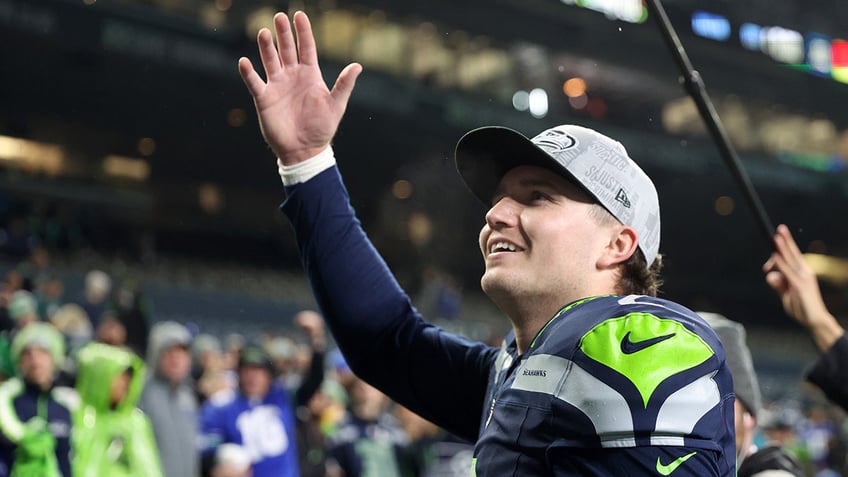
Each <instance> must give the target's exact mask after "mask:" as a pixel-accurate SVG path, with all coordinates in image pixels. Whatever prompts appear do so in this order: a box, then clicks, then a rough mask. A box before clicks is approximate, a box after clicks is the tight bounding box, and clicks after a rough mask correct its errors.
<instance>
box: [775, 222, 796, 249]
mask: <svg viewBox="0 0 848 477" xmlns="http://www.w3.org/2000/svg"><path fill="white" fill-rule="evenodd" d="M777 233H778V234H780V236H781V237H783V239H784V240H786V243H787V245H788V246H789V250H790V251H791V252H792V255H794V256H796V257H801V255H802V254H801V249H800V248H798V243H797V242H795V238H794V237H792V232H790V231H789V227H787V226H786V225H783V224H781V225H780V227H778V228H777Z"/></svg>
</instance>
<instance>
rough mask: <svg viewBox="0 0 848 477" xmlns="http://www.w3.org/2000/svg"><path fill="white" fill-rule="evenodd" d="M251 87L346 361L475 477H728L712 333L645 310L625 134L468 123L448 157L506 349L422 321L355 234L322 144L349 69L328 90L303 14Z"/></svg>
mask: <svg viewBox="0 0 848 477" xmlns="http://www.w3.org/2000/svg"><path fill="white" fill-rule="evenodd" d="M274 26H275V29H276V33H277V42H278V43H277V44H278V45H279V46H278V47H277V46H275V44H274V41H273V38H272V34H271V32H270V31H268V30H267V29H263V30H261V31H260V32H259V35H258V43H259V53H260V57H261V60H262V66H263V67H264V70H265V78H266V79H263V78H262V77H261V76H260V75H259V73H257V71H256V70H255V69H254V67H253V65H252V64H251V63H250V61H249V60H248V59H246V58H242V59H240V60H239V71H240V73H241V75H242V78H243V80H244V82H245V84H246V85H247V89H248V90H249V92H250V93H251V95H252V96H253V99H254V102H255V105H256V110H257V113H258V115H259V120H260V126H261V130H262V133H263V136H264V138H265V140H266V142H267V143H268V145H269V146H270V147H271V149H272V150H273V152H274V153H275V154H276V155H277V158H278V169H279V173H280V176H281V178H282V180H283V184H284V185H285V189H286V201H285V202H284V203H283V205H282V210H283V212H284V213H285V214H286V215H287V216H288V218H289V219H290V221H291V223H292V226H293V228H294V231H295V234H296V236H297V241H298V244H299V247H300V252H301V255H302V260H303V263H304V266H305V268H306V272H307V274H308V276H309V279H310V281H311V284H312V287H313V290H314V293H315V297H316V300H317V302H318V303H319V305H320V307H321V310H322V312H323V315H324V317H325V319H326V321H327V323H328V324H329V326H330V329H331V331H332V332H333V334H334V336H335V338H336V341H337V342H338V344H339V347H340V349H341V350H342V352H343V353H344V356H345V358H346V359H347V361H348V363H349V364H350V366H351V369H352V370H353V371H354V373H356V374H357V375H358V376H360V377H361V378H363V379H364V380H365V381H366V382H369V383H370V384H372V385H374V386H375V387H377V388H378V389H380V390H381V391H383V392H384V393H386V394H387V395H388V396H390V397H391V398H392V399H394V400H395V401H397V402H399V403H400V404H402V405H404V406H406V407H408V408H409V409H411V410H413V411H414V412H415V413H417V414H419V415H421V416H423V417H424V418H426V419H428V420H430V421H432V422H434V423H436V424H438V425H440V426H442V427H444V428H446V429H447V430H449V431H451V432H453V433H454V434H456V435H458V436H460V437H462V438H464V439H467V440H469V441H474V442H476V445H475V449H474V457H473V461H472V466H473V469H472V474H473V475H477V476H507V475H513V476H515V475H522V476H542V475H545V476H549V475H556V476H611V475H629V476H640V475H650V476H656V475H662V476H667V475H673V476H674V477H684V476H699V477H705V476H722V477H724V476H734V475H735V473H736V452H735V444H734V430H733V401H734V399H733V389H732V382H731V375H730V370H729V369H728V367H727V364H726V363H725V358H724V350H723V348H722V346H721V343H720V341H719V339H718V337H717V336H716V334H715V332H714V331H713V330H712V329H711V328H710V327H709V325H707V324H706V323H705V322H704V321H703V319H701V318H700V317H699V316H698V315H696V314H695V313H694V312H693V311H691V310H689V309H687V308H685V307H683V306H681V305H679V304H676V303H673V302H671V301H668V300H663V299H659V298H655V297H654V296H651V295H655V294H656V292H657V287H658V284H659V280H658V276H657V272H658V269H659V265H660V260H659V255H658V250H659V242H660V214H659V201H658V197H657V192H656V189H655V188H654V185H653V183H652V182H651V180H650V179H649V178H648V176H647V175H646V174H645V173H644V172H643V171H642V170H641V169H640V168H639V166H638V165H636V163H635V162H634V161H633V160H632V159H631V158H630V157H629V156H628V154H627V151H626V150H625V149H624V147H623V146H622V145H621V144H619V143H618V142H616V141H614V140H613V139H610V138H609V137H607V136H604V135H602V134H600V133H598V132H596V131H593V130H591V129H587V128H584V127H580V126H575V125H562V126H557V127H554V128H551V129H548V130H547V131H544V132H542V133H541V134H539V135H537V136H536V137H534V138H533V139H528V138H526V137H524V136H523V135H521V134H520V133H518V132H516V131H513V130H510V129H506V128H500V127H487V128H481V129H477V130H475V131H472V132H470V133H468V134H467V135H465V136H464V137H463V138H462V139H461V140H460V142H459V144H458V145H457V148H456V165H457V168H458V170H459V173H460V175H461V177H462V179H463V180H464V181H465V183H466V185H467V186H468V187H469V188H470V189H471V191H472V192H473V193H474V195H476V196H477V198H478V199H480V200H482V201H483V202H484V203H485V204H486V205H487V206H488V207H489V211H488V213H487V214H486V215H485V221H484V224H483V228H482V230H481V232H480V243H479V246H480V251H481V253H482V255H483V259H484V261H485V272H484V274H483V277H482V279H481V286H482V289H483V291H484V292H485V293H486V294H487V295H488V296H489V297H490V298H491V299H492V300H493V301H494V303H495V304H496V305H497V306H498V307H499V308H500V309H501V310H502V311H503V312H504V313H505V314H506V315H507V316H508V317H509V319H510V321H511V324H512V331H511V332H510V333H509V334H508V335H507V337H506V339H505V341H504V344H503V346H502V348H501V349H498V348H493V347H490V346H487V345H485V344H482V343H473V342H470V341H468V340H466V339H464V338H461V337H459V336H456V335H453V334H450V333H447V332H446V331H444V330H442V329H439V328H437V327H435V326H432V325H430V324H428V323H427V322H425V321H424V319H423V318H422V316H421V315H420V313H418V311H417V310H416V308H414V307H413V306H412V304H411V302H410V300H409V297H408V296H407V294H406V293H405V292H404V291H403V290H402V289H401V288H400V286H399V285H398V283H397V281H396V280H395V279H394V277H393V276H392V274H391V272H390V271H389V269H388V267H387V266H386V264H385V263H384V261H383V260H382V258H381V257H380V256H379V255H378V253H377V252H376V250H375V249H374V247H373V245H372V244H371V243H370V241H369V240H368V238H367V237H366V235H365V233H364V231H363V230H362V228H361V226H360V223H359V221H358V220H357V219H356V216H355V214H354V211H353V209H352V207H351V205H350V200H349V198H348V195H347V191H346V190H345V187H344V184H343V182H342V180H341V177H340V175H339V172H338V169H337V168H336V167H335V158H334V155H333V150H332V147H331V146H330V142H331V140H332V138H333V135H334V134H335V132H336V129H337V128H338V125H339V123H340V121H341V117H342V115H343V113H344V110H345V108H346V106H347V101H348V99H349V97H350V95H351V92H352V91H353V86H354V83H355V80H356V77H357V76H358V75H359V73H360V72H361V66H360V65H358V64H355V63H354V64H351V65H349V66H347V67H346V68H345V69H344V70H342V72H341V73H340V74H339V77H338V79H337V80H336V83H335V86H334V87H333V88H332V90H330V89H328V88H327V86H326V83H325V82H324V79H323V77H322V75H321V71H320V68H319V66H318V57H317V52H316V46H315V40H314V38H313V35H312V30H311V26H310V24H309V20H308V18H307V16H306V15H305V14H304V13H302V12H298V13H295V15H294V29H295V30H296V31H297V41H295V38H294V34H293V32H292V26H291V24H290V23H289V19H288V18H287V16H286V15H285V14H282V13H280V14H277V15H276V16H275V19H274Z"/></svg>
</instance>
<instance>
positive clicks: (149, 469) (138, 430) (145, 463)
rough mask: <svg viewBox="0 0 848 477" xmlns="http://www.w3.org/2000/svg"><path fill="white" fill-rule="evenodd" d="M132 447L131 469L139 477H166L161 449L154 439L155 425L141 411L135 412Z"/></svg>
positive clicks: (130, 451) (130, 456) (130, 450)
mask: <svg viewBox="0 0 848 477" xmlns="http://www.w3.org/2000/svg"><path fill="white" fill-rule="evenodd" d="M133 421H134V424H133V426H132V432H133V434H132V445H131V446H130V449H129V453H130V455H129V458H130V468H131V469H132V471H133V475H135V476H138V477H164V473H163V471H162V463H161V462H160V459H159V449H158V448H157V447H156V439H155V438H154V437H153V425H152V424H151V423H150V420H149V419H148V418H147V416H145V415H144V413H143V412H142V411H140V410H135V411H134V412H133Z"/></svg>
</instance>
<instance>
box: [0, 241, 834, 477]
mask: <svg viewBox="0 0 848 477" xmlns="http://www.w3.org/2000/svg"><path fill="white" fill-rule="evenodd" d="M19 248H20V250H26V253H20V250H18V249H15V250H14V252H15V253H14V254H10V253H8V252H9V249H5V252H6V253H4V255H3V256H4V259H5V260H6V263H7V264H10V265H8V266H7V267H6V269H5V270H3V271H2V273H3V275H2V276H3V281H2V284H0V327H1V328H2V329H0V374H1V375H2V379H3V382H2V384H0V476H49V477H53V476H57V477H58V476H62V477H67V476H70V475H74V476H104V475H109V476H153V477H156V476H164V477H199V476H204V477H206V476H212V477H235V476H240V477H241V476H256V477H263V476H296V475H301V476H304V477H311V476H323V477H343V476H346V477H353V476H380V477H386V476H388V477H391V476H398V477H401V476H402V477H406V476H446V477H450V476H453V475H456V476H459V475H462V476H465V475H467V474H468V471H469V469H470V466H471V454H472V448H471V444H469V443H467V442H463V441H461V440H459V439H457V438H455V437H453V436H451V435H449V434H447V433H446V432H445V431H444V430H442V429H440V428H438V427H436V426H434V425H433V424H431V423H429V422H427V421H426V420H424V419H422V418H420V417H418V416H416V415H415V414H413V413H412V412H410V411H408V410H407V409H405V408H403V407H401V406H399V405H397V404H396V403H393V402H391V401H390V400H389V399H388V398H387V397H386V396H385V395H383V394H382V393H381V392H379V391H378V390H376V389H375V388H373V387H372V386H370V385H368V384H366V383H365V382H364V381H362V380H360V379H358V378H357V377H356V376H355V375H354V374H352V373H351V371H350V369H349V368H348V366H347V364H346V362H345V359H344V357H343V356H342V354H341V352H340V351H339V350H338V349H334V348H333V347H332V340H331V339H330V337H329V335H328V333H327V331H326V330H325V328H324V323H323V320H322V318H321V316H320V315H319V314H318V313H316V312H314V311H310V310H303V311H300V312H298V313H297V314H296V315H295V316H294V317H292V319H291V323H294V325H295V326H294V327H291V328H287V329H283V328H280V329H277V330H272V331H266V332H264V333H262V334H261V335H259V336H257V337H255V338H251V339H248V338H246V337H245V336H244V335H243V334H240V333H230V334H227V335H223V336H216V335H214V334H212V333H209V332H208V331H207V330H203V329H202V328H203V327H202V326H200V327H198V326H197V325H195V324H191V325H188V324H184V323H179V322H176V321H161V320H158V319H157V317H156V316H155V315H154V313H153V312H152V310H153V309H154V308H153V306H152V303H150V302H149V301H148V299H147V298H145V295H144V294H143V293H142V288H143V286H142V283H141V282H140V281H139V280H134V279H129V280H128V279H120V280H119V279H116V278H115V277H113V276H112V275H111V274H110V273H109V272H107V271H104V270H89V271H87V273H85V274H84V279H83V281H84V282H83V283H79V284H78V283H73V284H71V283H64V282H63V279H62V278H61V276H60V275H59V274H57V273H54V271H53V269H52V267H51V263H50V261H51V260H50V253H49V252H48V250H47V249H46V248H44V247H41V246H37V245H33V246H27V245H25V244H23V245H21V247H19ZM427 283H428V284H429V285H430V287H425V288H424V291H422V296H426V295H427V294H428V293H430V294H434V296H435V295H438V296H439V297H441V296H442V295H444V292H442V291H440V290H441V289H442V288H445V287H439V286H435V285H433V284H434V283H435V284H436V285H438V284H439V283H440V282H439V280H429V281H427ZM76 289H79V290H82V292H81V293H80V294H79V296H69V294H68V293H66V290H76ZM433 290H436V291H433ZM450 290H452V291H451V293H450V295H449V299H444V298H440V299H432V300H423V303H431V302H432V303H433V304H434V305H433V307H434V308H436V309H435V310H431V312H433V313H435V314H436V315H444V316H445V317H447V318H448V319H454V318H455V317H456V315H457V311H458V303H459V302H460V300H461V296H459V295H458V294H457V293H458V291H456V288H455V287H451V288H450ZM280 322H281V323H287V322H289V320H280ZM246 328H247V327H246ZM246 328H245V329H246ZM799 383H801V381H800V379H799ZM786 395H787V396H791V397H790V398H789V399H786V400H783V401H780V402H769V403H767V404H765V405H764V406H763V409H762V411H761V414H760V415H759V416H758V417H757V421H758V423H759V425H758V426H757V428H756V431H755V435H754V437H753V442H754V444H756V445H757V447H760V448H764V447H768V446H769V445H779V446H780V447H781V448H782V449H784V450H786V451H787V452H789V453H790V454H791V455H792V456H794V458H795V459H796V460H797V462H798V465H799V466H800V467H801V469H802V470H803V473H804V475H807V476H817V477H829V476H839V475H846V474H845V472H846V465H845V463H846V455H848V419H846V416H845V413H844V411H843V410H842V409H841V408H839V407H837V406H833V405H831V404H829V403H828V401H827V400H826V399H825V398H824V397H823V395H822V394H821V393H820V391H818V389H816V388H815V387H814V386H811V385H809V384H799V390H798V392H797V393H794V394H793V393H787V394H786Z"/></svg>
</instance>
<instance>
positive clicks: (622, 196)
mask: <svg viewBox="0 0 848 477" xmlns="http://www.w3.org/2000/svg"><path fill="white" fill-rule="evenodd" d="M615 200H616V202H620V203H621V205H623V206H625V207H627V208H628V209H629V208H630V199H628V198H627V193H626V192H624V189H618V193H617V194H615Z"/></svg>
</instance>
